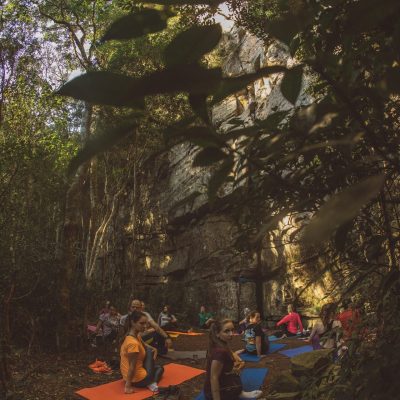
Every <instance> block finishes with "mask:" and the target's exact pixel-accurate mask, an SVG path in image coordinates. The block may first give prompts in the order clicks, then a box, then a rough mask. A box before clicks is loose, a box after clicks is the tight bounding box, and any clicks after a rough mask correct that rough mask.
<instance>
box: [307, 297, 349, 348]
mask: <svg viewBox="0 0 400 400" xmlns="http://www.w3.org/2000/svg"><path fill="white" fill-rule="evenodd" d="M335 315H336V305H335V304H333V303H328V304H325V305H324V306H322V308H321V312H320V314H319V317H320V320H319V321H318V322H317V323H316V324H314V326H313V328H312V330H311V333H310V337H309V338H308V342H311V344H312V346H313V349H314V350H319V349H333V348H339V347H341V345H342V340H340V336H341V333H342V332H341V331H342V329H341V328H342V324H341V323H340V321H339V320H336V319H335Z"/></svg>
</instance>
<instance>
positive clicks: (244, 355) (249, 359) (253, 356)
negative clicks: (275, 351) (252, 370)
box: [239, 353, 261, 362]
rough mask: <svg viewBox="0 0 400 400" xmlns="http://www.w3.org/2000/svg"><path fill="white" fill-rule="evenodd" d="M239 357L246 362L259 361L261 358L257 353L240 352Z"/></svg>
mask: <svg viewBox="0 0 400 400" xmlns="http://www.w3.org/2000/svg"><path fill="white" fill-rule="evenodd" d="M239 357H240V358H241V359H242V361H247V362H259V361H260V360H261V357H259V356H258V355H257V354H249V353H240V354H239Z"/></svg>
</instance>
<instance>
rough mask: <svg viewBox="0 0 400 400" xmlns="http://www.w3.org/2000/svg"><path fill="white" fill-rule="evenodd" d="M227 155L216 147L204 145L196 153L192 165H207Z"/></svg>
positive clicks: (223, 158)
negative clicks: (204, 146) (203, 147)
mask: <svg viewBox="0 0 400 400" xmlns="http://www.w3.org/2000/svg"><path fill="white" fill-rule="evenodd" d="M227 157H228V155H227V154H226V153H224V152H223V151H222V150H221V149H219V148H217V147H206V148H205V149H203V150H201V151H199V152H198V153H197V154H196V157H195V158H194V160H193V167H208V166H209V165H212V164H215V163H217V162H218V161H221V160H225V159H226V158H227Z"/></svg>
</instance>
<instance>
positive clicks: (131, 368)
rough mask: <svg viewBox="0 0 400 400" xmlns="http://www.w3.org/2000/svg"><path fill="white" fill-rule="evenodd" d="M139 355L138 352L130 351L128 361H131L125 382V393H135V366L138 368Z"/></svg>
mask: <svg viewBox="0 0 400 400" xmlns="http://www.w3.org/2000/svg"><path fill="white" fill-rule="evenodd" d="M137 357H138V353H136V352H135V353H128V361H129V369H128V374H127V375H126V382H125V393H126V394H130V393H133V392H134V390H133V385H132V379H133V376H134V375H135V368H136V360H137Z"/></svg>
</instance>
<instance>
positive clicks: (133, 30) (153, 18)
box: [100, 8, 168, 42]
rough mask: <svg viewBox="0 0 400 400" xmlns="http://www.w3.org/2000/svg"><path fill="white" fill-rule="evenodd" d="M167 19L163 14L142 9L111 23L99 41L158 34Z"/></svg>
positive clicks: (164, 26) (163, 27) (165, 24)
mask: <svg viewBox="0 0 400 400" xmlns="http://www.w3.org/2000/svg"><path fill="white" fill-rule="evenodd" d="M167 19H168V16H167V15H166V14H165V12H161V11H157V10H153V9H150V8H144V9H143V10H140V11H139V12H137V13H134V14H129V15H125V16H124V17H122V18H120V19H118V20H116V21H115V22H113V24H112V25H111V26H110V28H109V29H108V30H107V32H106V33H105V34H104V36H103V37H102V38H101V40H100V41H101V42H106V41H108V40H124V39H133V38H137V37H140V36H143V35H147V34H148V33H154V32H159V31H162V30H163V29H165V28H166V27H167Z"/></svg>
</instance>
